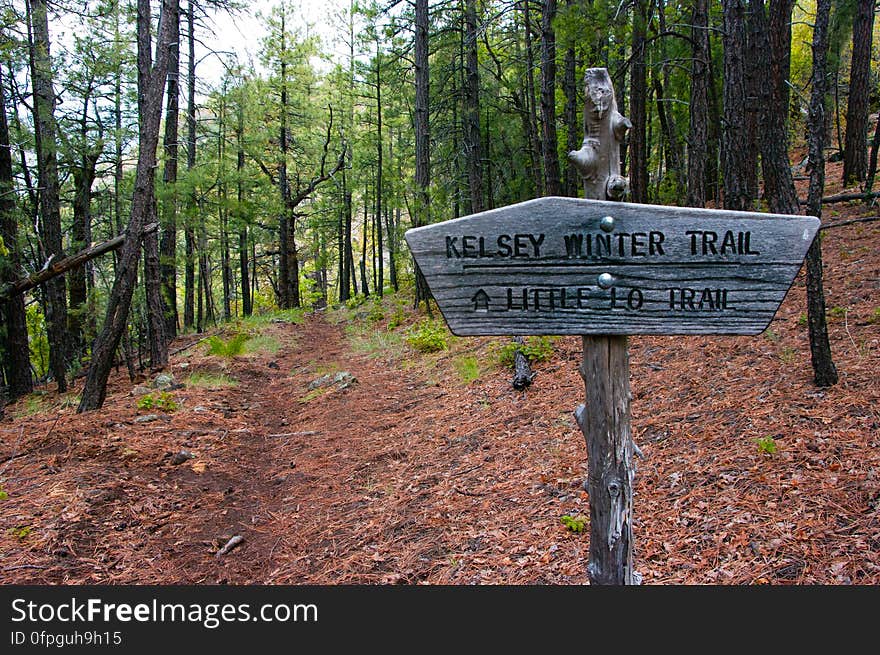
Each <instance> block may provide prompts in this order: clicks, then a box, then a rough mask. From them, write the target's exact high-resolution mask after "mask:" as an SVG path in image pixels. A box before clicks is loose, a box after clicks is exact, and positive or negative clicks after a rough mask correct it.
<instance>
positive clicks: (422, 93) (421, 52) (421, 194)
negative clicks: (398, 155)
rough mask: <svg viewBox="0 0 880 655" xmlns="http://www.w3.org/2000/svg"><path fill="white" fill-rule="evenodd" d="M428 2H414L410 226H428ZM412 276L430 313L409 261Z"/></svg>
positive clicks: (417, 299)
mask: <svg viewBox="0 0 880 655" xmlns="http://www.w3.org/2000/svg"><path fill="white" fill-rule="evenodd" d="M428 23H429V21H428V0H416V14H415V41H414V44H413V48H414V51H415V59H414V68H415V86H416V98H415V125H414V128H415V142H416V144H415V145H416V170H415V185H416V189H415V191H416V201H415V204H416V207H415V215H414V216H413V226H414V227H419V226H422V225H428V224H429V223H430V222H431V207H430V191H429V189H430V186H431V159H430V152H429V147H430V128H429V122H428V112H429V107H428V103H429V95H428V91H429V80H430V78H429V70H428V65H429V61H428ZM413 266H414V268H415V273H416V297H415V302H416V305H418V304H419V303H420V302H422V301H424V303H425V307H426V308H427V309H428V311H429V312H430V311H431V303H430V298H431V292H430V290H429V289H428V283H427V281H426V280H425V277H424V275H423V274H422V272H421V270H420V269H419V265H418V264H417V263H416V262H415V260H413Z"/></svg>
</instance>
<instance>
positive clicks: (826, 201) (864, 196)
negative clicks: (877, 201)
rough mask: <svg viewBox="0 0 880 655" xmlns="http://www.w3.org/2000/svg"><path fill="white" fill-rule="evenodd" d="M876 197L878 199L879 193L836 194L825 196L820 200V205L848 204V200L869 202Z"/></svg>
mask: <svg viewBox="0 0 880 655" xmlns="http://www.w3.org/2000/svg"><path fill="white" fill-rule="evenodd" d="M877 197H880V193H878V192H877V191H873V192H868V193H861V192H860V193H838V194H837V195H835V196H825V197H824V198H822V204H823V205H830V204H833V203H835V202H849V201H850V200H871V199H872V198H877Z"/></svg>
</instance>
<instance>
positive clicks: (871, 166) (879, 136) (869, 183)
mask: <svg viewBox="0 0 880 655" xmlns="http://www.w3.org/2000/svg"><path fill="white" fill-rule="evenodd" d="M878 150H880V116H878V118H877V123H876V124H875V126H874V138H873V140H872V141H871V156H870V157H869V159H868V174H867V175H866V176H865V193H866V194H870V193H871V189H873V188H874V178H875V176H876V175H877V151H878ZM865 201H866V202H869V199H868V198H866V199H865Z"/></svg>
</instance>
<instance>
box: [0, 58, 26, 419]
mask: <svg viewBox="0 0 880 655" xmlns="http://www.w3.org/2000/svg"><path fill="white" fill-rule="evenodd" d="M3 87H4V79H3V70H2V67H0V241H2V242H0V246H2V249H3V250H5V254H4V253H3V252H0V286H2V285H4V284H6V283H9V282H12V281H13V280H15V279H16V278H18V277H19V276H20V261H21V260H20V254H19V250H18V221H17V219H16V211H17V210H16V206H15V181H14V179H13V177H12V150H11V148H10V141H9V124H8V122H7V120H6V98H5V93H4V88H3ZM0 363H2V373H3V377H4V378H5V380H6V386H7V389H8V391H9V396H10V398H12V399H13V400H14V399H16V398H19V397H20V396H24V395H26V394H29V393H30V392H31V391H32V390H33V378H32V377H31V364H30V349H29V347H28V333H27V316H26V314H25V308H24V297H23V296H22V295H21V294H16V295H14V296H11V297H9V298H0ZM0 413H2V402H0Z"/></svg>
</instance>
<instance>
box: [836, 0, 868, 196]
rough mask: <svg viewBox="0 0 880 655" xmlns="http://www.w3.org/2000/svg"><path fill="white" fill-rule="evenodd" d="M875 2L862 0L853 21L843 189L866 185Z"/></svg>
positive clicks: (857, 6)
mask: <svg viewBox="0 0 880 655" xmlns="http://www.w3.org/2000/svg"><path fill="white" fill-rule="evenodd" d="M873 34H874V0H858V2H857V5H856V15H855V20H854V21H853V48H852V64H851V68H850V74H849V100H848V101H847V104H846V137H845V140H844V146H843V186H845V187H846V186H850V185H852V184H855V183H856V182H864V181H865V174H866V173H867V168H868V111H869V104H868V100H869V94H870V90H871V41H872V36H873Z"/></svg>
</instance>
